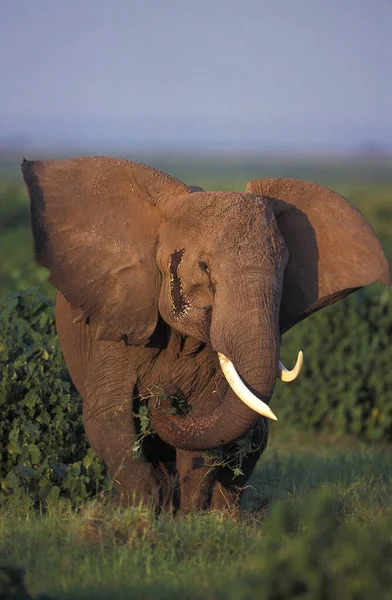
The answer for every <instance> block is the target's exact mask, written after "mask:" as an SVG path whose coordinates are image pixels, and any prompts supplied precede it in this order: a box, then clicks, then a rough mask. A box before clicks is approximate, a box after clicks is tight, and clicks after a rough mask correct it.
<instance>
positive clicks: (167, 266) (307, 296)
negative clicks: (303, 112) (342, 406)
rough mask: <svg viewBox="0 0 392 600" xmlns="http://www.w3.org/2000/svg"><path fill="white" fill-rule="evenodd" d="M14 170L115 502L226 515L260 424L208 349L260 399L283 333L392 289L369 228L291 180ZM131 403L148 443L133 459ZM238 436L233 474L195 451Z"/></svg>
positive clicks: (77, 164) (115, 168)
mask: <svg viewBox="0 0 392 600" xmlns="http://www.w3.org/2000/svg"><path fill="white" fill-rule="evenodd" d="M22 170H23V174H24V178H25V181H26V184H27V186H28V190H29V194H30V200H31V219H32V228H33V233H34V239H35V251H36V257H37V260H38V262H39V263H40V264H42V265H44V266H45V267H47V268H49V269H50V272H51V275H50V281H51V282H52V283H53V284H54V285H55V286H56V287H57V289H58V290H59V294H58V298H57V328H58V333H59V337H60V342H61V347H62V350H63V353H64V356H65V360H66V362H67V365H68V368H69V371H70V374H71V377H72V379H73V381H74V383H75V385H76V387H77V389H78V390H79V392H80V394H81V395H82V397H83V417H84V425H85V429H86V433H87V436H88V438H89V441H90V443H91V445H92V447H93V448H94V450H95V451H96V452H97V454H98V455H99V456H100V457H102V458H103V459H104V460H105V461H106V463H107V465H108V468H109V472H110V473H111V475H112V477H113V479H114V483H115V486H116V490H117V492H118V494H119V495H120V497H121V499H122V501H123V502H128V501H130V500H131V501H132V500H136V501H139V500H143V501H147V502H149V501H152V502H154V503H155V505H157V506H160V507H163V508H165V509H169V508H170V507H171V506H172V505H173V504H174V505H175V506H177V507H178V508H179V510H180V511H181V512H183V513H185V512H187V511H189V510H197V509H205V508H208V507H211V508H217V509H222V508H229V509H235V508H236V507H237V506H238V504H239V499H240V495H241V488H243V487H244V485H245V484H246V482H247V480H248V478H249V477H250V475H251V473H252V470H253V468H254V466H255V464H256V462H257V460H258V458H259V456H260V454H261V453H262V451H263V450H264V448H265V445H266V443H267V427H266V423H265V419H264V418H263V417H260V416H259V415H257V414H256V413H255V412H253V411H252V410H251V409H249V408H248V407H247V406H245V405H244V404H243V403H242V402H241V401H240V400H239V399H238V398H237V397H236V396H235V394H234V393H233V392H232V391H231V389H230V388H229V387H228V384H227V382H226V380H225V378H224V376H223V374H222V372H221V369H220V366H219V361H218V357H217V352H221V353H223V354H224V355H225V356H227V357H228V358H229V359H230V360H231V361H232V362H233V363H234V365H235V367H236V369H237V371H238V373H239V374H240V376H241V378H242V379H243V380H244V382H245V383H246V385H247V386H248V387H249V388H250V389H251V390H252V391H253V392H254V393H255V394H256V395H257V396H258V397H259V398H261V399H262V400H263V401H264V402H266V403H269V401H270V398H271V395H272V392H273V388H274V384H275V380H276V377H277V370H278V361H279V345H280V340H281V335H282V334H283V333H284V332H285V331H287V330H289V329H290V328H291V327H292V326H294V325H295V324H296V323H298V322H299V321H301V320H302V319H304V318H305V317H307V316H308V315H309V314H311V313H313V312H315V311H316V310H318V309H320V308H322V307H323V306H326V305H328V304H332V303H333V302H335V301H336V300H338V299H339V298H342V297H344V296H346V295H348V294H349V293H351V292H352V291H354V290H355V289H358V288H360V287H363V286H365V285H369V284H371V283H374V282H376V281H380V282H383V283H385V284H387V285H390V273H389V267H388V264H387V261H386V259H385V256H384V253H383V251H382V249H381V247H380V245H379V243H378V240H377V238H376V237H375V235H374V233H373V231H372V229H371V227H370V226H369V225H368V223H367V222H366V220H365V219H364V218H363V217H362V215H360V213H359V212H358V211H356V210H355V209H354V208H353V207H351V206H350V205H349V203H348V202H346V201H345V200H344V199H342V198H341V197H340V196H338V195H337V194H335V193H334V192H331V191H330V190H327V189H326V188H322V187H321V186H317V185H316V184H313V183H310V182H302V181H298V180H292V179H267V180H254V181H252V182H250V183H249V184H248V188H247V192H244V193H238V192H203V191H200V188H196V191H194V190H195V188H188V187H187V186H186V185H184V184H182V183H181V182H179V181H177V180H175V179H173V178H171V177H169V176H167V175H165V174H163V173H160V172H159V171H156V170H154V169H151V168H150V167H145V166H143V165H138V164H136V163H131V162H128V161H122V160H115V159H106V158H101V157H93V158H80V159H71V160H65V161H43V162H28V161H24V163H23V165H22ZM304 351H305V359H306V348H305V349H304ZM293 359H295V357H293ZM143 403H145V404H146V405H147V406H148V409H149V414H150V418H151V424H152V427H153V429H154V430H155V432H156V434H155V436H154V437H152V438H148V439H146V440H145V441H144V443H143V451H142V456H141V457H140V458H139V459H138V460H134V458H133V452H132V448H133V444H134V442H135V440H136V439H137V437H138V434H139V432H140V421H139V419H137V418H135V416H134V415H135V413H137V412H138V408H139V406H140V405H141V404H143ZM248 432H252V438H251V439H252V444H251V445H250V446H249V450H250V451H249V453H248V455H247V456H246V457H245V459H244V461H243V464H242V470H243V473H244V474H243V475H240V476H239V477H236V478H235V477H234V476H233V472H232V470H231V469H230V468H228V467H225V466H223V467H222V466H221V467H216V468H213V469H211V468H210V460H209V459H207V458H206V457H205V455H204V454H203V451H205V450H209V449H213V448H218V449H220V450H223V451H224V450H225V448H227V447H228V446H229V445H230V444H232V443H233V442H235V441H236V440H238V439H240V438H241V437H243V436H245V435H247V434H248ZM174 475H178V482H179V486H178V487H179V489H178V490H177V492H176V493H175V494H173V490H172V487H173V486H172V482H173V479H174V477H173V476H174Z"/></svg>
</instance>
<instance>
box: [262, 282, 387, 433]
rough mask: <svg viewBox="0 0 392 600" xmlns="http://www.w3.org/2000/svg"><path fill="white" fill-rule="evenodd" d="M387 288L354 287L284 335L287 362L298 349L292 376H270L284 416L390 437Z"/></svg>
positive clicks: (308, 424)
mask: <svg viewBox="0 0 392 600" xmlns="http://www.w3.org/2000/svg"><path fill="white" fill-rule="evenodd" d="M391 339H392V293H391V290H389V289H387V288H383V289H382V288H381V286H380V287H379V288H377V290H375V291H374V292H373V293H369V292H367V293H364V292H360V293H356V294H354V295H353V296H350V297H349V298H346V299H345V300H342V301H340V302H338V303H337V304H336V305H335V306H331V307H329V308H326V309H324V310H322V311H320V312H319V313H317V314H315V315H313V316H312V317H310V318H309V319H307V320H305V321H304V322H303V323H301V324H300V325H298V326H297V327H295V328H294V329H293V330H292V331H290V332H289V333H288V334H287V335H286V336H285V338H284V343H283V346H282V358H283V362H284V363H285V364H288V365H290V363H291V362H293V361H294V360H295V358H296V356H297V353H298V350H299V349H302V350H304V367H303V370H302V373H301V377H300V380H299V381H298V382H295V383H293V384H291V385H283V384H282V383H281V382H277V385H276V388H275V392H274V396H273V407H274V411H276V414H277V415H278V418H279V419H280V420H281V421H283V422H284V423H290V425H292V426H295V427H299V428H313V429H316V430H320V429H327V430H330V431H334V432H336V433H340V434H343V433H350V434H353V435H357V436H359V437H361V438H362V439H368V440H379V439H386V440H389V441H392V372H391V364H392V347H391Z"/></svg>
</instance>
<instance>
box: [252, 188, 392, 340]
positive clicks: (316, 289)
mask: <svg viewBox="0 0 392 600" xmlns="http://www.w3.org/2000/svg"><path fill="white" fill-rule="evenodd" d="M246 189H247V191H248V192H253V193H254V194H257V195H258V196H262V197H263V198H268V199H269V200H270V201H271V203H272V206H273V210H274V213H275V216H276V219H277V222H278V226H279V229H280V231H281V233H282V234H283V237H284V239H285V242H286V245H287V248H288V251H289V261H288V263H287V266H286V270H285V275H284V284H283V295H282V304H281V312H280V325H281V331H282V332H285V331H287V330H288V329H290V328H291V327H293V325H295V324H296V323H298V322H299V321H301V320H302V319H304V318H306V317H307V316H309V315H310V314H312V313H313V312H315V311H317V310H319V309H320V308H323V307H324V306H327V305H329V304H333V303H334V302H336V301H337V300H339V299H340V298H343V297H344V296H347V295H348V294H350V293H351V292H353V291H355V290H356V289H358V288H361V287H364V286H365V285H370V284H372V283H376V282H380V283H384V284H386V285H390V284H391V275H390V271H389V265H388V262H387V259H386V257H385V254H384V252H383V250H382V247H381V245H380V243H379V241H378V239H377V237H376V235H375V233H374V231H373V229H372V228H371V226H370V225H369V223H368V222H367V221H366V219H365V218H364V217H363V216H362V215H361V213H360V212H359V211H358V210H357V209H356V208H354V207H353V206H352V205H351V204H350V203H349V202H347V200H345V199H344V198H342V197H341V196H339V194H337V193H335V192H333V191H331V190H329V189H327V188H325V187H323V186H321V185H317V184H316V183H312V182H310V181H301V180H298V179H255V180H253V181H250V182H249V183H248V185H247V188H246Z"/></svg>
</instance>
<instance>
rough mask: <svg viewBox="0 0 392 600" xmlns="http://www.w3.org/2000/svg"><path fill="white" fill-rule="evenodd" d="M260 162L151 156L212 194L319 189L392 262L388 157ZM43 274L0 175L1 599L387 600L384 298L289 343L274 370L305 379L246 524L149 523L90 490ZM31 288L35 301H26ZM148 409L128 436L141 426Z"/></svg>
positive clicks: (280, 403)
mask: <svg viewBox="0 0 392 600" xmlns="http://www.w3.org/2000/svg"><path fill="white" fill-rule="evenodd" d="M142 162H150V161H148V160H145V161H142ZM260 162H263V164H262V166H261V167H260V165H259V164H256V163H255V164H251V163H247V164H241V163H238V164H237V166H236V167H235V168H233V163H228V164H226V165H224V164H221V165H217V164H216V163H214V162H211V163H210V164H207V163H206V164H202V163H200V164H196V163H194V164H192V166H190V165H189V164H185V163H181V162H179V161H177V160H176V161H174V160H173V161H172V162H169V161H167V160H166V162H164V161H159V160H158V161H155V162H154V161H153V162H151V164H154V166H157V167H159V168H162V169H163V170H166V171H167V172H169V173H171V174H172V175H174V176H177V177H178V178H180V179H182V180H184V181H186V182H187V183H189V184H195V185H196V184H198V185H202V186H204V187H205V188H206V189H244V187H245V183H246V181H247V180H249V179H252V178H255V177H257V176H260V177H268V176H292V177H299V178H304V179H312V180H315V181H318V182H319V183H323V184H325V185H328V186H329V187H331V188H333V189H335V190H336V191H338V192H339V193H341V194H342V195H344V196H345V197H347V198H348V199H350V200H351V201H353V202H354V203H355V204H356V205H357V206H358V207H359V208H360V210H361V211H362V213H363V214H364V215H365V216H366V217H367V218H368V219H369V220H370V222H371V223H372V224H373V226H374V228H375V230H376V232H377V233H378V235H379V236H380V238H381V240H382V242H383V245H384V248H385V249H386V252H387V254H388V256H389V259H390V261H391V262H392V175H391V172H390V170H388V166H387V165H381V164H365V163H363V162H361V163H357V164H354V163H352V164H341V165H332V164H325V165H324V167H322V166H320V165H318V164H316V163H314V164H311V165H309V164H308V165H306V164H302V163H299V162H297V163H294V162H292V163H290V164H287V163H286V164H284V163H282V162H281V163H278V162H271V161H260ZM0 167H1V165H0ZM0 170H1V169H0ZM46 275H47V274H46V272H45V270H44V269H39V268H38V267H37V266H36V265H35V263H34V260H33V257H32V238H31V234H30V227H29V216H28V208H27V197H26V194H25V192H24V189H23V186H22V184H21V183H20V181H17V180H16V179H15V178H13V177H8V178H7V177H4V178H3V179H0V293H1V292H4V291H7V290H10V291H11V293H10V294H8V295H7V297H3V299H2V300H1V306H0V405H1V410H2V420H1V423H0V460H1V462H0V482H1V489H0V597H1V598H5V599H6V600H8V599H11V598H24V599H29V598H32V597H34V598H37V599H38V598H40V599H41V600H43V598H46V599H47V600H48V598H52V599H54V598H56V599H67V598H72V599H76V600H78V599H80V600H82V599H89V598H93V599H94V600H100V599H102V600H103V599H105V600H106V598H113V599H114V600H115V599H117V598H118V599H120V598H121V599H122V598H131V597H133V598H138V599H139V598H140V599H144V598H145V599H149V598H154V599H157V600H160V599H166V598H167V599H169V598H170V599H171V598H182V599H184V600H187V599H189V600H193V599H195V600H196V599H207V600H221V599H222V600H223V599H229V600H237V599H238V600H245V599H246V600H247V599H253V598H254V599H257V600H264V599H265V600H267V599H268V600H281V599H282V600H285V599H287V600H289V599H290V600H291V599H292V598H303V599H304V600H305V599H309V600H313V599H315V600H316V599H317V600H318V599H319V598H323V599H325V600H329V599H331V600H332V599H333V600H349V599H351V598H353V599H355V600H362V599H365V598H366V600H368V598H375V599H377V600H387V599H388V600H389V598H391V597H392V570H391V568H390V565H391V559H392V502H391V498H392V452H391V446H390V445H389V444H390V442H391V437H392V375H391V369H390V365H391V364H392V354H391V349H390V339H391V335H392V296H391V292H390V290H386V289H381V290H380V289H377V290H374V291H373V292H372V290H370V291H369V292H367V293H359V294H358V293H357V294H355V295H354V296H352V297H350V298H348V299H346V300H345V301H343V302H340V303H338V304H337V305H335V306H333V307H330V308H328V309H325V310H323V311H321V312H320V313H319V314H317V315H314V316H313V317H311V318H310V319H308V320H306V321H304V322H303V323H302V324H300V325H299V326H297V327H296V328H294V330H293V331H292V332H290V333H289V334H288V335H287V336H286V338H285V341H284V345H283V359H284V362H285V363H286V364H287V365H288V366H291V364H292V361H293V360H294V359H295V357H296V354H297V351H298V350H299V349H303V350H304V351H305V363H304V371H303V373H302V375H301V378H300V380H299V381H298V382H296V383H294V384H292V385H290V386H287V385H286V386H283V384H280V383H278V384H277V386H276V390H275V395H274V398H273V408H274V411H276V413H277V415H278V418H279V421H278V423H277V424H275V423H273V424H271V435H270V440H271V441H270V443H269V446H268V448H267V450H266V452H265V453H264V454H263V456H262V458H261V460H260V462H259V464H258V467H257V469H256V471H255V473H254V475H253V477H252V479H251V481H250V482H249V487H248V489H247V490H246V492H245V497H244V503H243V509H244V519H243V521H242V522H241V523H233V522H232V520H231V519H230V517H229V516H227V515H225V514H222V513H216V514H208V515H202V514H198V515H192V516H190V517H188V518H186V519H184V518H179V517H176V518H172V517H169V516H160V517H158V518H154V517H153V515H152V513H151V511H149V510H148V509H146V508H141V507H137V506H135V507H132V508H129V509H120V508H118V507H117V506H116V505H115V504H114V503H113V498H112V497H111V495H110V494H106V493H105V494H104V493H102V492H103V491H104V490H106V489H107V488H108V487H109V485H108V482H107V480H106V478H105V469H104V467H103V465H102V464H101V462H100V461H99V460H98V459H97V457H96V456H95V455H94V454H93V453H92V451H91V449H89V447H88V443H87V440H86V438H85V435H84V432H83V428H82V423H81V416H80V411H81V406H80V399H79V396H78V394H77V393H76V391H75V389H74V388H73V386H72V384H71V382H70V380H69V376H68V374H67V371H66V369H65V367H64V363H63V360H62V358H61V353H60V350H59V346H58V340H57V337H56V333H55V326H54V309H53V306H52V304H51V302H50V301H48V300H47V299H46V298H47V297H49V298H51V299H53V297H54V291H53V290H52V288H51V287H50V286H49V284H47V282H46ZM32 285H34V286H37V288H39V290H40V292H31V291H26V290H28V289H29V288H30V286H32ZM41 294H42V295H41ZM144 409H145V406H142V411H141V412H140V414H139V415H138V418H139V420H140V428H141V439H140V440H139V441H140V443H142V438H143V435H148V434H150V429H149V421H148V416H147V414H146V411H145V410H144ZM243 444H244V445H241V443H239V445H238V447H237V446H236V448H235V451H233V452H234V453H233V465H232V466H233V468H234V469H237V468H239V469H240V464H239V462H238V456H239V451H241V450H243V449H244V448H245V447H248V446H246V444H248V445H249V440H244V442H243ZM136 450H137V448H136ZM215 459H216V460H219V457H216V456H215Z"/></svg>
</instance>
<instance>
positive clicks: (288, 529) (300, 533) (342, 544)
mask: <svg viewBox="0 0 392 600" xmlns="http://www.w3.org/2000/svg"><path fill="white" fill-rule="evenodd" d="M338 509H339V507H338V506H336V504H335V501H334V499H333V498H332V496H330V495H328V494H325V493H321V494H320V493H318V494H314V495H312V496H311V498H310V499H308V500H307V501H305V502H303V503H302V504H301V505H300V506H299V507H296V506H295V505H293V504H290V503H288V502H285V503H282V504H276V505H274V506H272V508H271V511H270V518H269V520H268V522H267V528H266V532H265V535H264V537H263V540H262V541H261V542H260V544H259V547H258V548H255V549H253V552H252V558H251V559H250V561H249V562H248V563H247V566H246V568H245V572H244V573H242V574H240V576H239V577H238V578H236V580H235V581H233V582H231V585H230V589H229V590H228V591H227V590H225V592H226V593H225V595H220V594H219V593H218V594H217V595H216V597H217V598H228V599H229V600H230V599H233V600H234V599H235V600H239V599H242V598H243V599H244V600H245V598H259V599H260V600H263V599H265V600H275V599H276V600H278V599H279V600H286V599H287V600H291V599H292V598H303V599H305V598H307V599H309V600H310V599H316V598H317V599H318V598H320V599H321V598H323V599H325V600H346V599H348V598H355V599H357V600H367V599H368V598H371V597H373V598H377V599H378V600H384V599H385V600H387V599H389V598H390V597H391V594H392V570H391V568H390V559H389V557H390V556H391V555H392V554H391V553H392V535H391V534H392V522H391V521H390V520H385V521H384V520H380V521H379V522H377V523H375V524H373V525H371V526H370V527H368V528H364V527H362V526H360V525H358V523H356V522H352V523H348V522H346V523H345V522H342V521H340V520H339V519H338V518H337V512H338Z"/></svg>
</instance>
